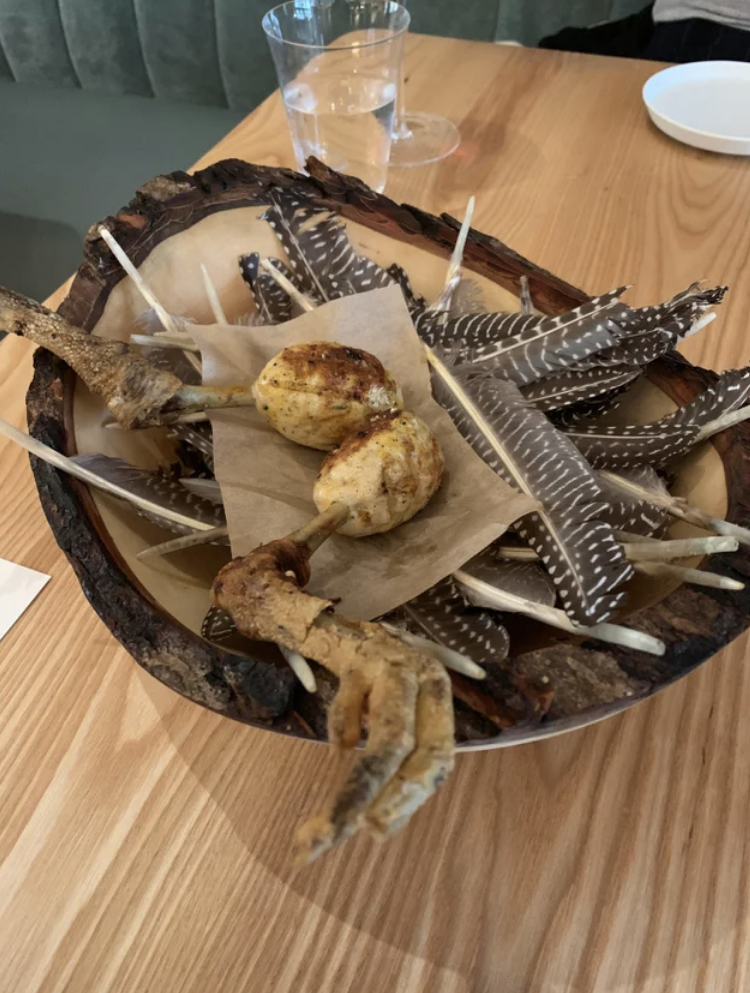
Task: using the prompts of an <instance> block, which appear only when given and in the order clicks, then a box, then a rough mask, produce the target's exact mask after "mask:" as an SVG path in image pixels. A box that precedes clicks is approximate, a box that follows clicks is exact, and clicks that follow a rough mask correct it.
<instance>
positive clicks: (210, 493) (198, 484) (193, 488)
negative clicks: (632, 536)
mask: <svg viewBox="0 0 750 993" xmlns="http://www.w3.org/2000/svg"><path fill="white" fill-rule="evenodd" d="M180 486H184V487H185V489H186V490H189V491H190V492H191V493H194V494H195V495H196V496H199V497H202V498H203V499H204V500H208V501H209V503H218V504H222V505H223V503H224V497H223V496H222V494H221V486H220V485H219V482H218V480H216V479H200V478H197V477H195V476H184V477H183V478H182V479H180ZM623 530H626V529H625V528H623Z"/></svg>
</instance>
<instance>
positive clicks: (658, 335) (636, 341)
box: [576, 328, 674, 371]
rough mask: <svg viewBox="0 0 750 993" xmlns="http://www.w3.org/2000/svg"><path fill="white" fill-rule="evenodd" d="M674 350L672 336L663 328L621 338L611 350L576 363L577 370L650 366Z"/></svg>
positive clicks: (604, 349) (605, 349) (606, 349)
mask: <svg viewBox="0 0 750 993" xmlns="http://www.w3.org/2000/svg"><path fill="white" fill-rule="evenodd" d="M673 348H674V342H673V341H672V338H671V337H670V335H669V334H668V333H667V332H666V331H663V330H661V328H656V329H655V330H654V331H644V332H641V333H639V334H633V335H631V336H630V337H629V338H620V339H619V341H618V342H617V344H615V345H613V346H612V347H611V348H603V349H602V350H601V352H597V353H596V354H595V355H589V356H588V357H587V358H586V359H584V360H583V361H582V362H579V363H576V369H580V370H581V371H584V370H588V369H596V368H601V367H604V368H609V367H611V366H615V367H618V366H644V365H649V363H651V362H654V361H655V360H656V359H658V358H659V356H661V355H666V353H667V352H669V351H671V350H672V349H673Z"/></svg>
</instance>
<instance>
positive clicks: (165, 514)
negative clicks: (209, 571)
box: [0, 419, 226, 534]
mask: <svg viewBox="0 0 750 993" xmlns="http://www.w3.org/2000/svg"><path fill="white" fill-rule="evenodd" d="M0 434H2V435H4V436H5V437H6V438H8V439H9V440H10V441H13V442H15V443H16V444H17V445H20V447H21V448H25V449H26V451H27V452H29V453H30V454H31V455H34V456H36V457H37V458H39V459H41V460H42V461H43V462H47V463H48V464H49V465H52V466H54V467H55V468H56V469H60V470H61V471H62V472H65V473H67V474H68V475H69V476H74V477H75V478H76V479H80V480H81V481H82V482H84V483H88V484H89V486H94V487H96V488H97V489H100V490H103V491H104V492H105V493H110V494H112V496H116V497H119V498H120V499H121V500H125V501H126V502H127V503H130V504H132V506H133V507H134V508H135V509H136V510H137V511H138V512H139V513H141V514H143V516H144V517H147V518H148V519H149V520H152V521H154V522H155V523H157V524H159V525H161V526H162V527H165V528H168V529H169V530H170V531H175V532H176V533H178V534H188V533H190V532H192V531H209V530H211V529H212V528H214V527H217V526H219V525H220V524H222V523H226V522H225V521H224V515H223V512H221V511H219V517H218V519H217V510H216V508H215V507H213V506H212V505H210V504H209V505H207V506H206V505H205V501H198V500H196V498H195V497H193V498H192V499H191V500H187V501H186V500H185V499H184V496H181V497H179V498H176V495H175V493H174V492H172V490H171V489H170V488H169V487H168V488H167V489H168V492H165V491H163V490H161V488H160V487H159V486H158V485H157V484H156V482H155V481H154V478H153V477H155V476H156V474H155V473H147V470H139V469H136V468H135V467H134V466H130V465H128V463H126V462H123V461H122V460H121V459H109V458H108V457H107V456H104V455H92V456H86V455H79V456H76V457H75V458H74V459H72V458H68V456H67V455H63V454H62V453H61V452H56V451H55V450H54V448H50V447H49V446H48V445H45V444H43V443H42V442H41V441H37V439H36V438H32V437H31V436H30V435H28V434H25V433H24V432H23V431H19V429H18V428H17V427H14V425H12V424H9V423H8V422H7V421H4V420H1V419H0ZM100 459H103V460H105V462H104V463H102V462H98V461H95V460H100ZM111 463H117V467H116V471H111V470H112V466H111ZM92 466H93V468H92ZM141 473H146V474H147V475H148V476H149V481H148V483H146V482H144V481H143V480H142V479H140V478H139V477H140V474H141ZM158 479H159V480H160V481H161V482H162V483H163V482H164V481H163V480H161V477H158ZM174 485H175V486H177V484H174ZM178 489H183V488H182V487H178ZM184 492H185V491H184V489H183V494H184ZM188 496H190V494H188ZM204 514H205V516H204Z"/></svg>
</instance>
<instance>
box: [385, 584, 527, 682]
mask: <svg viewBox="0 0 750 993" xmlns="http://www.w3.org/2000/svg"><path fill="white" fill-rule="evenodd" d="M401 611H402V613H403V615H404V619H405V622H406V626H407V627H408V628H409V630H411V631H412V633H413V634H418V635H421V636H422V637H426V638H429V639H430V641H435V642H437V643H438V644H440V645H443V646H444V647H445V648H451V649H453V651H456V652H460V654H462V655H466V656H468V658H470V659H471V660H472V661H474V662H476V663H477V665H481V666H487V665H492V664H493V663H497V662H501V661H502V660H503V659H504V658H505V657H506V656H507V654H508V648H509V646H510V640H509V638H508V632H507V631H506V630H505V628H504V627H503V626H502V624H501V623H500V621H499V620H498V615H497V614H496V613H493V612H491V611H488V610H477V609H475V608H472V607H471V605H470V604H469V602H468V601H467V600H466V598H465V597H464V596H463V594H462V593H461V591H460V590H459V588H458V586H457V584H456V583H455V582H454V581H453V580H452V579H451V578H450V577H448V578H446V579H442V580H441V581H440V582H439V583H437V584H436V585H435V586H432V587H431V588H430V589H429V590H425V592H424V593H421V594H420V595H419V596H418V597H415V598H414V599H413V600H409V602H408V603H405V604H403V606H402V607H401Z"/></svg>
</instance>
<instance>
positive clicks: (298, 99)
mask: <svg viewBox="0 0 750 993" xmlns="http://www.w3.org/2000/svg"><path fill="white" fill-rule="evenodd" d="M408 27H409V14H408V12H407V11H406V10H405V9H404V7H402V6H401V4H399V3H396V2H395V0H356V2H347V0H289V2H287V3H282V4H281V5H280V6H278V7H274V9H273V10H270V11H269V12H268V13H267V14H266V15H265V17H264V18H263V30H264V31H265V33H266V37H267V38H268V43H269V45H270V47H271V54H272V56H273V60H274V63H275V65H276V73H277V75H278V77H279V86H280V88H281V95H282V98H283V100H284V107H285V109H286V114H287V118H288V120H289V129H290V131H291V133H292V143H293V145H294V153H295V155H296V158H297V163H298V165H299V167H300V169H303V168H304V166H305V160H306V159H307V157H308V156H309V155H315V156H316V157H317V158H319V159H321V160H322V161H323V162H325V163H326V164H327V165H329V166H331V168H333V169H336V170H338V171H339V172H345V173H350V174H353V175H355V176H357V177H359V179H361V180H363V181H364V182H365V183H367V184H368V186H371V187H372V188H373V189H374V190H377V191H378V192H382V190H383V189H384V187H385V181H386V176H387V171H388V157H389V154H390V149H391V137H392V134H393V124H394V115H395V106H396V94H397V91H398V88H399V79H400V74H401V63H402V56H403V40H404V35H405V34H406V31H407V29H408Z"/></svg>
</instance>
